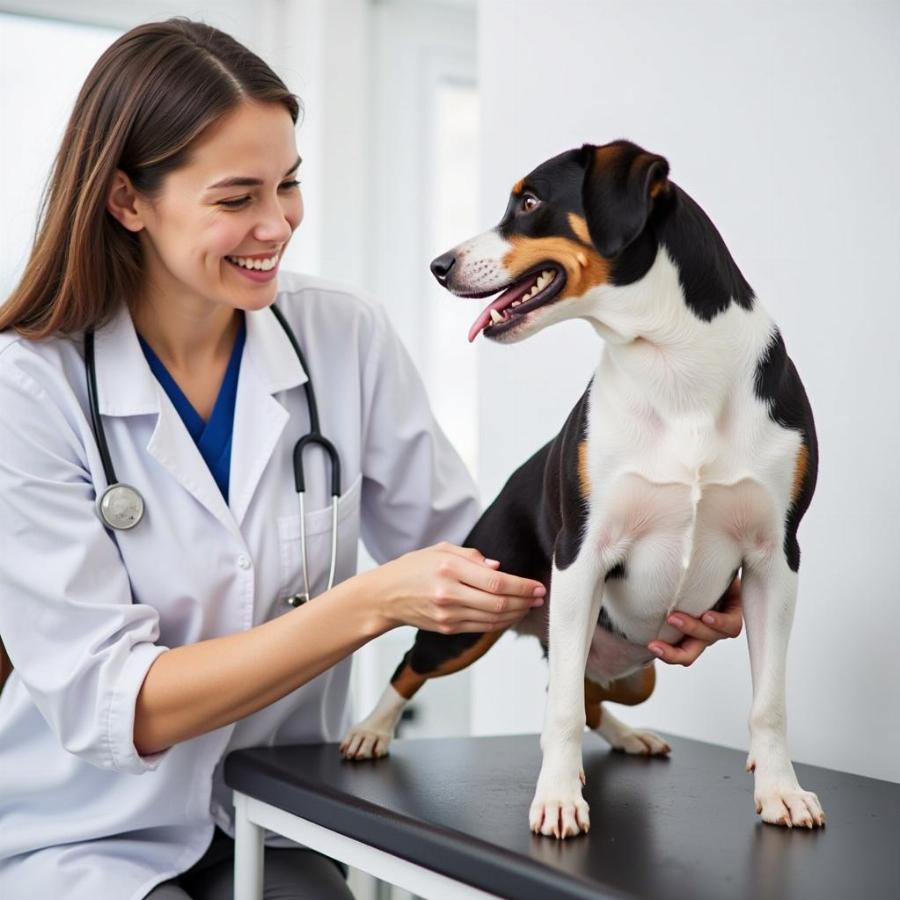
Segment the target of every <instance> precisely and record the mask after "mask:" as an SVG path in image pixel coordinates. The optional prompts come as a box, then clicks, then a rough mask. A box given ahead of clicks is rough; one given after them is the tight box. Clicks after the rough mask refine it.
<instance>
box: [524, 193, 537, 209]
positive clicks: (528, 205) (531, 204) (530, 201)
mask: <svg viewBox="0 0 900 900" xmlns="http://www.w3.org/2000/svg"><path fill="white" fill-rule="evenodd" d="M540 202H541V201H540V200H538V198H537V197H535V196H534V194H526V195H525V196H524V197H523V198H522V210H523V211H524V212H531V211H532V210H533V209H536V208H537V207H538V206H539V205H540Z"/></svg>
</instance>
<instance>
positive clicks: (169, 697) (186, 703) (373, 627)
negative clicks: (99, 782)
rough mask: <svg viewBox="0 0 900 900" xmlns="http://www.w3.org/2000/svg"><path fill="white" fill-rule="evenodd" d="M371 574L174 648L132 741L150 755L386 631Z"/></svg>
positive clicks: (147, 696)
mask: <svg viewBox="0 0 900 900" xmlns="http://www.w3.org/2000/svg"><path fill="white" fill-rule="evenodd" d="M370 586H371V583H370V581H369V580H367V578H366V575H365V574H363V575H358V576H356V577H354V578H350V579H348V580H347V581H344V582H342V583H341V584H339V585H337V586H336V587H334V588H332V589H331V590H330V591H328V592H327V593H325V594H322V595H320V596H319V597H316V598H315V599H314V600H313V601H312V602H310V603H307V604H305V605H303V606H301V607H298V608H297V609H295V610H292V611H291V612H289V613H286V614H285V615H283V616H279V617H278V618H277V619H274V620H273V621H270V622H264V623H263V624H262V625H257V626H256V627H255V628H251V629H250V630H249V631H243V632H239V633H238V634H229V635H226V636H224V637H219V638H211V639H209V640H205V641H199V642H198V643H196V644H189V645H187V646H184V647H175V648H173V649H171V650H168V651H166V652H165V653H162V654H160V656H158V657H157V658H156V660H155V661H154V662H153V664H152V665H151V666H150V669H149V670H148V672H147V675H146V677H145V678H144V683H143V685H142V686H141V690H140V693H139V694H138V698H137V703H136V707H135V719H134V745H135V748H136V749H137V751H138V753H140V754H141V755H148V754H151V753H156V752H159V751H161V750H165V749H166V748H167V747H171V746H172V745H173V744H176V743H178V742H179V741H184V740H187V739H189V738H193V737H197V736H198V735H201V734H205V733H206V732H208V731H212V730H214V729H216V728H221V727H222V726H224V725H229V724H231V723H232V722H235V721H237V720H238V719H242V718H244V717H245V716H249V715H250V714H251V713H254V712H256V711H257V710H260V709H262V708H264V707H266V706H268V705H269V704H271V703H274V702H275V701H276V700H279V699H281V698H282V697H284V696H285V695H286V694H289V693H290V692H291V691H293V690H295V689H296V688H298V687H300V685H302V684H305V683H306V682H307V681H310V680H312V679H313V678H315V677H316V675H319V674H320V673H321V672H324V671H325V670H326V669H328V668H329V667H330V666H333V665H334V664H335V663H337V662H339V661H340V660H341V659H343V658H344V657H345V656H347V655H348V654H350V653H352V652H353V651H354V650H356V649H358V648H359V647H361V646H362V645H363V644H365V643H366V642H367V641H369V640H371V639H372V638H373V637H377V635H378V634H381V633H382V632H383V631H385V630H386V629H387V627H388V625H387V624H386V623H385V622H384V620H383V619H381V618H380V617H379V616H378V615H377V612H376V607H375V604H374V603H373V600H374V598H373V597H372V596H371V595H370V594H371V591H370V589H369V588H370Z"/></svg>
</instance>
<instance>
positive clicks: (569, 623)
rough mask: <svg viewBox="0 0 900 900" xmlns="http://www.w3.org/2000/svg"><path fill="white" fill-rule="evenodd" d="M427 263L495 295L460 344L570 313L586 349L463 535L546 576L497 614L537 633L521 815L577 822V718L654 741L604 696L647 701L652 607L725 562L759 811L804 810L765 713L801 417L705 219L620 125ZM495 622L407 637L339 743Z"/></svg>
mask: <svg viewBox="0 0 900 900" xmlns="http://www.w3.org/2000/svg"><path fill="white" fill-rule="evenodd" d="M431 269H432V272H433V273H434V275H435V277H436V278H437V280H438V281H439V282H440V283H441V284H442V285H443V286H444V287H445V288H447V289H448V290H449V291H451V292H452V293H453V294H455V295H457V296H459V297H469V298H481V299H484V298H487V297H494V299H493V300H491V301H490V303H489V304H488V305H487V307H486V308H485V309H484V310H483V311H482V312H481V314H480V315H479V316H478V318H477V320H476V321H475V323H474V324H473V326H472V329H471V331H470V333H469V340H470V341H471V340H474V339H475V337H476V336H477V335H479V334H483V335H484V337H485V338H489V339H491V340H494V341H497V342H499V343H512V342H514V341H521V340H524V339H525V338H527V337H530V336H531V335H533V334H535V333H537V332H538V331H540V330H541V329H543V328H546V327H547V326H548V325H552V324H553V323H554V322H560V321H563V320H565V319H572V318H581V319H585V320H587V321H588V322H589V323H590V324H591V325H592V326H593V327H594V329H595V331H596V332H597V334H598V335H599V336H600V337H601V338H602V339H603V341H604V343H605V347H604V349H603V353H602V355H601V358H600V363H599V365H598V367H597V369H596V371H595V373H594V375H593V377H592V378H591V380H590V383H589V384H588V387H587V390H586V391H585V393H584V394H583V395H582V397H581V398H580V399H579V401H578V403H576V404H575V407H574V409H573V410H572V412H571V413H570V415H569V417H568V419H567V420H566V422H565V424H564V425H563V428H562V430H561V431H560V433H559V434H558V435H557V436H556V437H555V438H554V439H553V440H551V441H550V442H549V443H548V444H546V445H545V446H544V447H542V448H541V449H540V450H538V451H537V453H535V454H534V456H532V457H531V458H530V459H529V460H528V461H527V462H525V463H524V465H522V466H521V467H520V468H519V469H518V470H517V471H516V472H514V473H513V475H512V476H511V477H510V479H509V481H508V482H507V483H506V485H505V486H504V488H503V489H502V491H501V492H500V494H499V495H498V496H497V498H496V499H495V500H494V502H493V503H492V504H491V505H490V506H489V508H488V509H487V510H486V511H485V512H484V514H483V516H482V517H481V518H480V519H479V521H478V522H477V523H476V525H475V526H474V528H473V529H472V532H471V533H470V535H469V536H468V538H467V539H466V541H465V545H466V546H469V547H476V548H477V549H478V550H480V551H481V552H482V553H484V554H485V555H486V556H487V557H492V558H494V559H500V560H503V568H504V570H505V571H509V572H511V573H514V574H516V575H521V576H523V577H529V578H534V579H537V580H539V581H541V582H542V583H544V584H546V585H548V593H547V597H546V601H545V604H544V606H543V607H538V608H535V609H533V610H531V611H530V612H529V613H528V614H526V616H525V617H524V618H523V619H522V620H521V621H520V622H519V624H518V625H516V626H515V628H516V630H517V631H518V632H520V633H525V634H532V635H536V636H537V637H538V638H539V640H541V642H542V644H543V646H544V649H545V652H546V655H547V657H548V662H549V686H548V691H547V700H546V712H545V719H544V726H543V731H542V734H541V748H542V751H543V761H542V766H541V770H540V774H539V776H538V780H537V786H536V790H535V794H534V800H533V802H532V804H531V807H530V810H529V823H530V827H531V829H532V831H534V832H536V833H539V834H543V835H548V836H549V835H553V836H555V837H557V838H561V837H568V836H573V835H577V834H579V833H580V832H586V831H587V830H588V828H589V813H588V806H587V803H586V802H585V800H584V798H583V797H582V791H581V788H582V784H583V783H584V771H583V768H582V756H581V743H582V735H583V733H584V728H585V725H587V726H588V727H590V728H592V729H596V730H597V731H598V732H599V734H600V735H601V736H603V737H604V738H605V739H606V740H607V741H608V742H609V743H610V744H611V745H612V746H613V747H614V748H616V749H620V750H624V751H626V752H630V753H645V754H650V755H665V754H666V753H668V752H669V749H670V748H669V746H668V745H667V744H666V742H665V741H664V740H662V739H661V738H660V737H658V736H657V735H655V734H653V733H652V732H647V731H640V730H636V729H632V728H629V727H628V726H626V725H625V724H624V723H622V722H620V721H618V720H617V719H615V718H614V717H613V716H612V715H611V714H610V713H609V711H608V710H607V709H605V708H603V707H602V706H601V704H602V703H604V702H606V701H612V702H619V703H626V704H634V703H639V702H641V701H642V700H644V699H646V698H647V697H648V696H649V695H650V693H651V691H652V690H653V684H654V668H653V662H652V661H653V656H652V654H651V653H650V651H649V650H648V649H647V643H648V642H649V641H651V640H654V639H659V640H663V641H667V642H670V643H674V642H676V641H677V640H678V639H680V637H681V634H680V633H679V632H678V631H676V630H675V629H674V628H673V627H672V626H670V625H669V624H668V623H667V622H666V617H667V615H668V614H670V613H671V612H672V610H673V609H675V608H676V607H677V608H678V609H681V610H683V611H685V612H687V613H689V614H691V615H694V616H700V615H702V614H703V613H704V612H706V611H707V610H709V609H711V608H715V607H716V606H717V605H718V604H719V603H720V602H721V601H722V600H723V599H724V597H725V595H726V593H727V589H728V586H729V585H730V584H731V583H732V580H733V579H734V577H735V576H736V574H737V573H738V571H740V572H741V578H742V597H743V608H744V618H745V621H746V630H747V640H748V646H749V652H750V664H751V672H752V682H753V701H752V707H751V711H750V717H749V725H750V752H749V755H748V758H747V770H748V771H751V772H754V777H755V784H754V800H755V804H756V811H757V813H759V814H760V815H761V817H762V819H763V820H764V821H765V822H769V823H773V824H779V825H784V826H787V827H792V826H805V827H808V828H814V827H817V826H821V825H824V822H825V816H824V813H823V811H822V807H821V805H820V803H819V799H818V797H817V796H816V795H815V794H813V793H811V792H809V791H805V790H803V789H802V788H801V787H800V785H799V783H798V781H797V777H796V775H795V773H794V768H793V765H792V763H791V760H790V757H789V755H788V751H787V743H786V725H785V657H786V652H787V644H788V636H789V632H790V627H791V622H792V619H793V612H794V606H795V602H796V596H797V580H798V570H799V565H800V547H799V544H798V541H797V529H798V526H799V524H800V521H801V519H802V518H803V515H804V513H805V512H806V510H807V508H808V506H809V503H810V500H811V499H812V496H813V491H814V489H815V484H816V475H817V468H818V445H817V440H816V432H815V426H814V423H813V416H812V411H811V409H810V405H809V401H808V399H807V396H806V392H805V390H804V388H803V385H802V383H801V381H800V378H799V376H798V374H797V370H796V368H795V367H794V365H793V363H792V362H791V360H790V358H789V357H788V355H787V352H786V349H785V344H784V340H783V338H782V336H781V333H780V332H779V330H778V328H777V326H776V325H775V323H774V321H773V320H772V319H771V318H770V317H769V315H768V314H767V313H766V312H765V310H764V309H763V308H762V306H761V305H760V303H759V302H758V300H757V299H756V297H755V295H754V292H753V290H752V289H751V287H750V285H749V284H748V283H747V281H746V280H745V278H744V276H743V275H742V274H741V272H740V270H739V269H738V266H737V264H736V263H735V261H734V259H733V258H732V256H731V254H730V253H729V251H728V249H727V248H726V246H725V243H724V241H723V240H722V237H721V236H720V234H719V232H718V231H717V230H716V228H715V226H714V225H713V223H712V222H711V220H710V219H709V218H708V216H707V215H706V213H705V212H704V211H703V210H702V209H701V208H700V206H698V205H697V203H695V202H694V200H692V199H691V198H690V197H689V196H688V194H687V193H685V191H683V190H682V189H681V188H680V187H678V186H677V185H676V184H675V183H674V182H672V181H671V180H670V179H669V165H668V162H667V161H666V159H665V158H663V157H662V156H659V155H657V154H654V153H650V152H647V151H645V150H643V149H642V148H641V147H639V146H637V145H636V144H634V143H631V142H629V141H625V140H618V141H614V142H612V143H609V144H604V145H601V146H597V145H592V144H585V145H584V146H582V147H581V148H578V149H573V150H569V151H567V152H565V153H562V154H560V155H559V156H555V157H553V158H552V159H549V160H547V161H546V162H544V163H542V164H541V165H539V166H538V167H537V168H536V169H534V171H532V172H531V173H530V174H529V175H526V176H525V177H524V178H523V179H521V180H520V181H518V182H517V183H516V184H515V185H514V186H513V188H512V191H511V194H510V198H509V204H508V206H507V209H506V213H505V214H504V216H503V218H502V219H501V221H500V223H499V224H498V225H497V226H496V227H495V228H493V229H491V230H489V231H487V232H485V233H483V234H481V235H478V236H477V237H474V238H472V239H470V240H468V241H466V242H464V243H462V244H460V245H459V246H457V247H455V248H454V249H453V250H451V251H449V252H448V253H445V254H443V255H442V256H440V257H438V258H437V259H435V260H434V261H433V262H432V264H431ZM498 292H499V295H498ZM495 295H497V296H495ZM499 635H500V632H489V633H486V634H457V635H444V634H438V633H433V632H427V631H419V632H418V634H417V635H416V638H415V642H414V644H413V647H412V648H411V649H410V650H409V652H408V653H407V654H406V655H405V656H404V658H403V661H402V662H401V664H400V666H399V667H398V668H397V671H396V672H395V673H394V675H393V677H392V678H391V682H390V685H389V686H388V688H387V689H386V691H385V693H384V695H383V696H382V698H381V700H380V701H379V703H378V705H377V707H376V708H375V710H374V711H373V712H372V713H371V714H370V715H369V716H368V717H367V718H366V719H364V720H363V721H362V722H360V723H359V724H358V725H357V726H356V727H355V728H353V729H352V730H351V731H350V732H349V734H348V735H347V737H346V738H345V739H344V741H343V743H342V745H341V749H342V752H343V754H344V755H345V756H346V757H348V758H354V759H359V758H369V757H373V756H375V757H377V756H383V755H385V754H386V753H387V749H388V745H389V743H390V739H391V736H392V735H393V732H394V729H395V727H396V724H397V722H398V721H399V719H400V714H401V712H402V710H403V707H404V705H405V704H406V703H407V702H408V701H409V699H410V698H411V697H412V696H413V694H414V693H415V692H416V691H417V690H418V689H419V688H420V687H421V686H422V685H423V684H424V683H425V681H426V680H427V679H429V678H434V677H436V676H440V675H446V674H449V673H451V672H456V671H458V670H460V669H462V668H464V667H465V666H468V665H470V664H471V663H472V662H473V661H475V660H476V659H478V658H479V657H480V656H481V655H482V654H483V653H485V652H486V651H487V650H488V649H489V648H490V647H491V645H492V644H493V643H494V642H495V641H496V640H497V638H498V637H499Z"/></svg>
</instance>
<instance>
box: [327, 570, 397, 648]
mask: <svg viewBox="0 0 900 900" xmlns="http://www.w3.org/2000/svg"><path fill="white" fill-rule="evenodd" d="M340 588H346V589H347V591H348V599H349V601H350V603H351V604H353V605H355V606H356V608H357V615H358V617H359V621H360V625H361V628H362V633H363V636H364V637H365V639H366V641H370V640H372V639H373V638H376V637H379V636H380V635H382V634H384V633H385V632H386V631H390V630H391V629H392V628H396V627H397V626H398V625H400V624H401V623H400V622H398V621H397V620H396V619H395V618H394V617H392V616H391V614H390V608H391V605H390V602H389V598H388V595H387V588H386V585H385V584H384V582H383V579H382V578H381V577H380V572H379V569H378V568H375V569H369V570H367V571H365V572H361V573H360V574H358V575H354V576H353V578H349V579H348V580H347V581H345V582H343V583H342V584H341V585H338V589H340Z"/></svg>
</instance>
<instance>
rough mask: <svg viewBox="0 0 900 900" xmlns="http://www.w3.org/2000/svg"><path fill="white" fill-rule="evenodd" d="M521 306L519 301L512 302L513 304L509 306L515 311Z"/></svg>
mask: <svg viewBox="0 0 900 900" xmlns="http://www.w3.org/2000/svg"><path fill="white" fill-rule="evenodd" d="M521 305H522V301H521V300H513V302H512V303H511V304H510V306H512V307H513V309H515V308H516V307H517V306H521Z"/></svg>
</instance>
